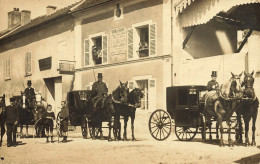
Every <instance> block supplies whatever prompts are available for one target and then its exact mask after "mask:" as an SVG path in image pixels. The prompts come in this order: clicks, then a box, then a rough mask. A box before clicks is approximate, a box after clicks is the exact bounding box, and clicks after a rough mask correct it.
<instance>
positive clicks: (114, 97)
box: [87, 81, 127, 141]
mask: <svg viewBox="0 0 260 164" xmlns="http://www.w3.org/2000/svg"><path fill="white" fill-rule="evenodd" d="M94 98H95V97H93V98H91V99H90V100H89V102H88V104H89V105H88V107H89V109H87V110H88V112H87V115H89V118H90V119H89V120H90V122H91V123H92V125H94V126H93V127H92V132H91V133H92V134H93V135H92V138H93V139H95V128H98V131H99V132H100V136H101V139H103V133H102V122H108V126H109V134H108V141H111V140H112V139H111V129H112V127H113V126H112V117H113V116H115V109H114V105H113V102H115V101H119V102H126V101H127V84H126V83H122V82H121V81H120V85H119V86H118V87H117V88H116V89H115V90H114V91H113V92H112V94H110V95H108V96H107V97H100V98H97V99H94ZM94 108H96V109H94Z"/></svg>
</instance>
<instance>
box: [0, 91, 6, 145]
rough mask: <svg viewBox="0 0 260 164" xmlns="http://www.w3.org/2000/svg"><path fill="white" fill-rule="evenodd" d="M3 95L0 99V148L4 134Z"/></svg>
mask: <svg viewBox="0 0 260 164" xmlns="http://www.w3.org/2000/svg"><path fill="white" fill-rule="evenodd" d="M5 107H6V106H5V94H4V95H3V96H2V97H0V127H1V140H0V146H2V141H3V136H4V134H5V116H4V113H5Z"/></svg>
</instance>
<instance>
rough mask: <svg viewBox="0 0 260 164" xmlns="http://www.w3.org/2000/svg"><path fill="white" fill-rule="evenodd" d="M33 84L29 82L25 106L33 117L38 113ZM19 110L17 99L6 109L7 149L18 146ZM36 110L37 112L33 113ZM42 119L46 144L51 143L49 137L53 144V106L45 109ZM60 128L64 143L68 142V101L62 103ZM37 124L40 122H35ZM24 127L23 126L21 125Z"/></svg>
mask: <svg viewBox="0 0 260 164" xmlns="http://www.w3.org/2000/svg"><path fill="white" fill-rule="evenodd" d="M31 85H32V82H31V80H28V82H27V86H28V87H27V88H26V89H25V91H24V95H25V97H26V101H25V105H26V108H27V110H28V111H30V113H31V114H32V115H33V112H38V111H36V109H35V107H34V104H33V102H35V92H34V89H33V88H32V87H31ZM42 107H43V106H42ZM19 110H23V109H19V108H18V107H17V105H16V104H15V98H14V97H11V98H10V105H9V106H7V107H6V110H5V112H4V118H5V123H6V127H7V147H11V146H16V145H17V142H16V133H17V127H18V125H19V121H20V118H19ZM33 110H35V111H33ZM43 111H44V112H43V113H42V118H41V123H42V125H43V128H44V130H45V132H46V133H45V134H46V142H47V143H49V137H50V138H51V142H52V143H53V142H54V140H53V125H54V120H55V113H54V111H53V110H52V105H51V104H48V105H47V109H46V108H44V109H43ZM59 117H60V120H61V122H60V128H61V131H62V136H63V140H62V142H67V137H68V120H69V110H68V108H66V101H62V102H61V111H60V115H59ZM34 121H35V122H37V121H39V120H34ZM21 126H22V125H21Z"/></svg>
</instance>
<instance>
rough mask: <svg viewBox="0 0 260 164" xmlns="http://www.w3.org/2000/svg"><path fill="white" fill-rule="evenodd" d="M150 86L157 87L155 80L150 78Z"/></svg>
mask: <svg viewBox="0 0 260 164" xmlns="http://www.w3.org/2000/svg"><path fill="white" fill-rule="evenodd" d="M150 87H151V88H154V87H155V80H150Z"/></svg>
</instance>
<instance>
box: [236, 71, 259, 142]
mask: <svg viewBox="0 0 260 164" xmlns="http://www.w3.org/2000/svg"><path fill="white" fill-rule="evenodd" d="M253 75H254V71H253V72H252V73H251V74H248V73H245V72H244V76H245V77H244V81H243V83H242V86H245V89H244V90H243V98H242V100H241V101H240V104H239V108H238V110H237V120H238V124H239V134H237V135H236V140H237V142H238V143H243V137H242V131H243V127H242V121H241V116H243V120H244V123H245V145H246V146H249V145H250V142H249V137H248V130H249V122H250V120H251V118H252V121H253V122H252V132H253V133H252V143H251V145H252V146H255V145H256V142H255V130H256V128H255V122H256V119H257V113H258V107H259V100H258V98H257V97H256V94H255V91H254V88H253V85H254V78H253Z"/></svg>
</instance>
